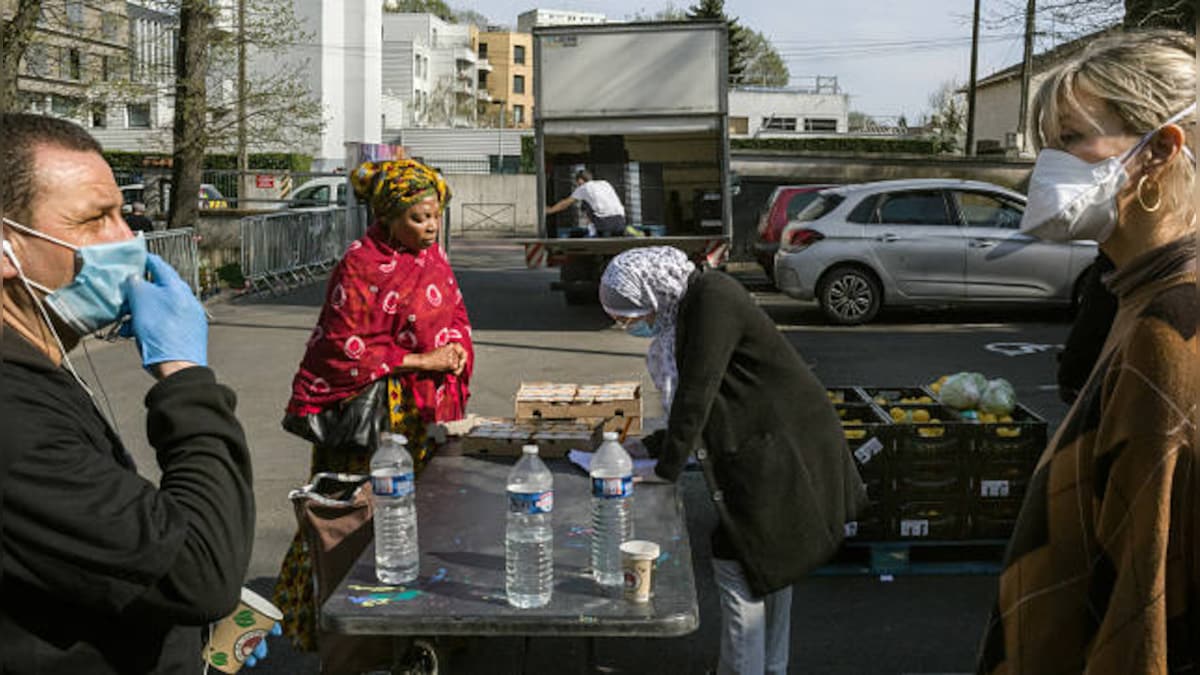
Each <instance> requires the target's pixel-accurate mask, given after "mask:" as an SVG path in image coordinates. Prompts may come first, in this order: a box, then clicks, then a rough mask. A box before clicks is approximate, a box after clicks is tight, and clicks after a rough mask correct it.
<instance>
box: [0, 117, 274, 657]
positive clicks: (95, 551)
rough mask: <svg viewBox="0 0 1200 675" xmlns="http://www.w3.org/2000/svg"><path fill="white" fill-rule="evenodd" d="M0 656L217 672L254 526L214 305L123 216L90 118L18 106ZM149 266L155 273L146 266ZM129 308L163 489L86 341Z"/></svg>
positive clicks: (9, 210) (4, 127)
mask: <svg viewBox="0 0 1200 675" xmlns="http://www.w3.org/2000/svg"><path fill="white" fill-rule="evenodd" d="M0 137H2V138H4V144H3V145H2V146H0V186H2V189H0V214H2V215H3V216H4V218H3V239H4V243H3V254H2V255H0V271H2V273H3V287H2V291H0V292H2V295H3V330H2V331H0V429H2V430H3V432H2V434H0V652H2V653H0V665H2V666H3V670H4V672H5V673H34V672H37V673H200V672H202V670H203V664H202V662H201V659H200V654H201V647H202V639H203V636H204V631H205V626H206V625H207V624H209V623H210V622H212V621H215V620H217V619H220V618H221V617H223V616H225V615H226V614H228V613H229V612H230V611H231V610H232V609H233V608H234V606H235V605H236V603H237V600H238V596H239V590H240V586H241V583H242V579H243V576H244V574H245V572H246V568H247V565H248V563H249V557H250V551H251V547H252V544H253V539H254V497H253V491H252V488H251V470H250V458H249V452H248V449H247V447H246V439H245V435H244V433H243V431H242V428H241V425H240V424H239V423H238V421H237V419H236V417H235V416H234V407H235V397H234V394H233V392H232V391H230V390H229V389H227V388H226V387H223V386H221V385H219V384H217V382H216V379H215V377H214V375H213V372H212V371H211V370H209V369H208V368H207V367H206V361H207V353H206V352H207V344H206V343H207V325H206V323H205V317H204V310H203V308H202V307H201V305H200V304H199V303H198V302H197V301H196V299H195V297H194V296H193V295H192V293H191V292H190V289H188V287H187V285H186V284H185V283H184V282H183V281H182V280H181V279H180V278H179V276H178V274H176V273H175V271H174V270H173V269H172V268H171V267H170V266H169V265H167V264H166V263H164V262H163V261H162V260H161V259H159V258H157V257H156V256H153V255H148V254H147V253H146V248H145V243H144V241H143V240H142V239H141V238H140V237H138V238H134V235H133V233H132V232H130V230H129V228H128V227H127V226H126V224H125V221H124V220H123V219H122V217H121V193H120V191H119V190H118V189H117V186H116V183H115V181H114V180H113V174H112V170H111V169H110V168H109V166H108V165H107V163H105V161H104V159H103V157H102V156H101V154H100V146H99V145H98V144H97V143H96V142H95V140H93V139H92V138H91V137H90V136H89V135H88V134H87V132H85V131H83V130H82V129H81V128H79V127H77V126H76V125H74V124H72V123H70V122H66V121H62V120H55V119H51V118H46V117H39V116H34V115H23V114H3V115H0ZM147 276H149V279H147ZM124 319H128V321H129V323H128V326H127V328H126V332H127V333H129V334H131V335H132V336H133V337H135V338H136V340H137V346H138V349H139V351H140V354H141V358H142V364H143V366H144V367H145V369H146V370H147V371H148V372H149V373H150V374H151V375H152V376H153V377H154V378H155V379H156V380H157V382H156V383H155V384H154V386H153V387H151V389H150V391H149V393H148V394H147V395H146V398H145V401H146V407H147V429H146V433H147V438H148V440H149V442H150V444H151V445H152V446H153V447H154V449H155V450H156V451H157V459H158V464H159V468H160V469H161V471H162V478H161V480H160V483H159V486H157V487H156V486H155V485H154V484H152V483H150V482H149V481H147V480H145V479H143V478H141V477H140V476H139V475H138V473H137V471H136V468H135V467H134V465H133V462H132V460H131V458H130V457H129V454H128V453H127V452H126V450H125V448H124V446H123V445H122V443H121V439H120V438H119V436H118V435H117V433H116V431H115V430H114V429H113V428H112V427H111V426H110V425H109V423H108V421H107V420H106V419H105V418H104V416H103V414H102V413H101V412H100V408H99V407H98V406H97V404H96V402H95V400H94V398H93V397H92V394H91V390H90V387H89V385H88V383H86V382H85V381H84V380H83V378H82V377H81V376H80V375H79V374H78V372H77V371H76V369H75V368H74V367H73V366H72V364H71V360H70V356H69V353H70V351H71V350H72V349H73V348H74V347H75V346H76V345H77V344H78V343H79V341H80V340H81V339H82V338H83V337H84V336H85V335H87V334H88V333H91V332H94V331H97V330H100V329H102V328H105V327H107V326H110V325H113V324H115V323H116V322H117V321H119V320H124Z"/></svg>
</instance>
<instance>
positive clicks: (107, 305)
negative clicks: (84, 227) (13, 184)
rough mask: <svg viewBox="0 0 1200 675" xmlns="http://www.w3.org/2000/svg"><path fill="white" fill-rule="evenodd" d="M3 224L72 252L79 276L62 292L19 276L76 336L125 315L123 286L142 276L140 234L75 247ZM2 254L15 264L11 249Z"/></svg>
mask: <svg viewBox="0 0 1200 675" xmlns="http://www.w3.org/2000/svg"><path fill="white" fill-rule="evenodd" d="M4 222H5V223H7V224H8V225H11V226H12V227H13V228H14V229H16V230H18V231H20V232H24V233H25V234H28V235H30V236H33V237H38V238H39V239H45V240H46V241H49V242H52V243H55V244H58V245H59V246H65V247H66V248H69V249H71V250H72V251H74V252H75V256H76V258H78V260H79V262H80V265H79V272H78V273H77V274H76V275H75V278H74V279H73V280H72V281H71V283H69V284H67V285H66V286H63V287H62V288H59V289H53V290H52V289H49V288H46V287H45V286H43V285H41V284H39V283H37V282H36V281H33V280H32V279H29V278H28V277H25V276H24V273H23V272H22V273H21V276H22V280H23V281H24V282H25V283H26V284H28V285H29V286H30V287H32V288H36V289H37V290H39V291H41V292H43V293H46V299H45V303H46V305H47V306H48V307H49V308H50V309H51V310H53V311H54V313H55V314H57V315H58V317H59V318H60V319H62V321H63V323H65V324H66V325H67V326H69V327H70V328H71V330H73V331H75V333H76V334H78V335H87V334H89V333H94V332H96V331H98V330H100V329H101V328H104V327H105V326H108V325H111V324H113V323H116V322H117V321H119V320H121V319H122V318H124V317H126V316H128V315H129V305H128V303H127V302H126V299H125V282H126V281H127V280H129V279H133V278H139V277H142V276H144V275H145V274H146V240H145V238H143V237H142V235H141V233H138V235H137V236H136V237H133V238H132V239H124V240H122V241H116V242H111V243H106V244H94V245H92V246H83V247H79V246H74V245H72V244H68V243H67V242H65V241H62V240H61V239H58V238H56V237H51V236H50V235H48V234H45V233H43V232H38V231H37V230H33V229H30V228H28V227H25V226H24V225H21V224H20V223H16V222H13V221H11V220H9V219H8V218H5V219H4ZM6 253H7V254H8V255H9V257H11V258H13V260H14V261H15V260H16V256H15V255H14V254H13V252H12V249H11V247H9V248H6ZM19 270H20V267H19V263H18V271H19Z"/></svg>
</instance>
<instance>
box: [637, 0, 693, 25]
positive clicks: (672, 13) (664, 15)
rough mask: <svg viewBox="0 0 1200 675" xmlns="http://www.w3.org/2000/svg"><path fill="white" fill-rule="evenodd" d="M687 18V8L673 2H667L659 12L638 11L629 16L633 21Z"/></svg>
mask: <svg viewBox="0 0 1200 675" xmlns="http://www.w3.org/2000/svg"><path fill="white" fill-rule="evenodd" d="M687 18H688V13H687V10H684V9H682V8H679V7H676V6H675V5H673V4H671V3H667V6H666V7H663V8H662V9H660V10H658V11H657V12H654V13H653V14H647V13H646V12H645V11H638V12H635V13H634V14H633V15H632V16H630V17H629V19H630V20H631V21H643V22H652V21H686V20H687Z"/></svg>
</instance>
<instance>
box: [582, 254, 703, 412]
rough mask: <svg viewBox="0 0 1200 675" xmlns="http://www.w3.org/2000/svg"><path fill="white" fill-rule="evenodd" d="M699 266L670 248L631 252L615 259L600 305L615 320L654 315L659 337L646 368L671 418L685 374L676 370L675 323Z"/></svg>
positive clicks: (603, 282)
mask: <svg viewBox="0 0 1200 675" xmlns="http://www.w3.org/2000/svg"><path fill="white" fill-rule="evenodd" d="M695 270H696V266H695V265H694V264H692V261H691V260H688V257H687V254H686V253H684V252H683V251H680V250H679V249H677V248H671V247H670V246H652V247H648V248H635V249H632V250H629V251H625V252H624V253H622V254H621V255H618V256H617V257H615V258H613V259H612V262H610V263H609V264H608V267H607V268H606V269H605V270H604V276H603V277H601V278H600V304H601V305H603V306H604V310H605V311H606V312H608V313H609V314H610V315H612V316H620V317H636V316H644V315H646V314H649V313H650V312H654V325H655V327H656V328H659V329H660V330H659V333H658V335H657V336H656V337H655V338H654V341H653V342H651V343H650V349H649V350H648V351H647V352H646V368H647V370H649V371H650V378H651V379H652V380H653V381H654V386H656V387H658V390H659V391H660V392H661V393H662V401H663V408H664V409H665V410H666V412H667V413H668V414H670V412H671V403H672V401H673V400H674V399H675V387H676V384H677V383H678V382H679V372H678V370H677V369H676V366H675V317H676V314H677V313H678V311H679V301H680V299H682V298H683V294H684V293H685V292H686V291H687V287H688V279H689V278H690V277H691V275H692V272H694V271H695Z"/></svg>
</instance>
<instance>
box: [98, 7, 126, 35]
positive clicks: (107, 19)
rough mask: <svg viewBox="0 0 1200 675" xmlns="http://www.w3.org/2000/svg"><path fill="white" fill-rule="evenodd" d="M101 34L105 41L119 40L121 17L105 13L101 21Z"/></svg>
mask: <svg viewBox="0 0 1200 675" xmlns="http://www.w3.org/2000/svg"><path fill="white" fill-rule="evenodd" d="M100 33H101V35H103V36H104V39H105V40H111V41H115V40H117V39H118V38H119V37H120V35H121V16H120V15H119V14H112V13H110V12H105V13H104V16H103V17H102V18H101V19H100Z"/></svg>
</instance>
